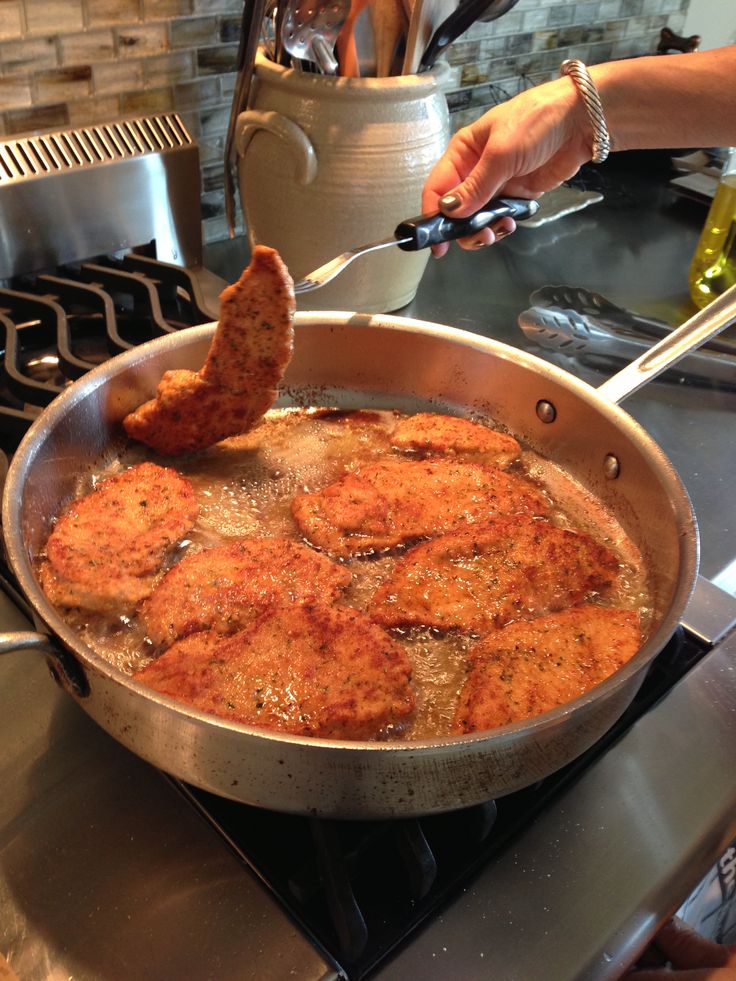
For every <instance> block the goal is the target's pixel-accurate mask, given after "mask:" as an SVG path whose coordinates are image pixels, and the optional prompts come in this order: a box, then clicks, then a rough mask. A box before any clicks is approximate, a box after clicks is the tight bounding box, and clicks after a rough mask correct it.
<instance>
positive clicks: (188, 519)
mask: <svg viewBox="0 0 736 981" xmlns="http://www.w3.org/2000/svg"><path fill="white" fill-rule="evenodd" d="M198 510H199V508H198V505H197V501H196V498H195V494H194V489H193V487H192V485H191V484H190V483H189V481H188V480H186V479H185V478H184V477H182V476H180V475H179V474H178V473H177V472H176V471H175V470H172V469H170V468H168V467H158V466H156V465H155V464H153V463H141V464H138V465H137V466H134V467H130V468H129V469H128V470H124V471H123V472H122V473H120V474H116V475H115V476H113V477H108V478H106V479H105V480H101V481H100V482H99V483H98V484H97V486H96V488H95V489H94V490H93V491H92V493H91V494H87V495H86V496H85V497H80V498H79V499H78V500H76V501H73V502H72V504H70V505H69V507H68V508H67V509H66V511H64V512H63V514H62V515H61V516H60V517H59V519H58V521H57V522H56V525H55V526H54V529H53V530H52V532H51V534H50V535H49V539H48V542H47V543H46V559H45V561H44V563H43V565H42V567H41V572H40V575H41V585H42V587H43V589H44V592H45V593H46V595H47V596H48V598H49V599H50V600H51V602H52V603H54V604H55V605H56V606H61V607H67V608H78V609H82V610H89V611H91V612H97V613H112V614H114V615H119V614H121V613H125V612H130V610H132V609H133V608H134V607H135V606H136V605H137V604H138V603H139V602H140V601H141V600H142V599H144V598H145V597H146V596H148V594H149V593H150V592H151V590H152V589H153V587H154V584H155V582H156V579H157V576H158V575H159V573H160V571H161V567H162V565H163V562H164V559H165V558H166V555H167V552H168V551H169V550H170V548H171V547H172V546H173V545H174V544H175V543H176V542H177V541H178V540H180V539H181V538H183V537H184V535H186V533H187V532H188V531H189V529H190V528H191V527H192V525H193V524H194V522H195V521H196V519H197V513H198Z"/></svg>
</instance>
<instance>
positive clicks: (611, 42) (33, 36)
mask: <svg viewBox="0 0 736 981" xmlns="http://www.w3.org/2000/svg"><path fill="white" fill-rule="evenodd" d="M689 3H690V0H577V2H570V0H563V2H560V0H519V3H518V4H517V5H516V6H515V7H514V8H513V9H512V10H510V11H509V12H508V13H507V14H505V15H504V16H503V17H501V18H499V19H498V20H495V21H491V22H489V23H483V22H479V23H476V24H475V25H473V27H471V28H470V29H469V30H468V31H467V32H466V33H465V34H463V35H462V36H461V37H460V38H459V39H458V41H456V42H455V44H454V45H452V46H451V48H450V49H449V50H448V52H447V55H446V57H447V60H448V61H449V63H450V66H451V81H450V84H449V86H448V89H447V100H448V106H449V108H450V112H451V119H452V125H453V128H454V129H457V128H459V127H460V126H462V125H465V124H466V123H468V122H470V121H471V120H472V119H475V118H476V117H477V116H478V115H480V113H482V112H483V111H484V110H485V109H487V108H488V107H489V106H491V105H494V104H495V103H497V102H500V101H503V100H504V99H507V98H509V97H511V96H513V95H515V94H516V93H517V92H519V91H520V90H521V89H523V88H525V87H528V86H532V85H536V84H539V83H540V82H543V81H546V80H547V79H549V78H553V77H555V76H556V75H557V74H558V70H559V65H560V62H561V61H563V60H564V59H565V58H570V57H573V58H580V59H582V60H583V61H585V62H587V63H588V64H596V63H598V62H602V61H608V60H611V59H614V58H626V57H633V56H637V55H642V54H651V53H654V51H655V49H656V46H657V42H658V40H659V33H660V31H661V29H662V28H663V27H669V28H671V29H672V30H673V31H674V32H675V33H681V31H682V28H683V24H684V21H685V15H686V13H687V9H688V6H689ZM242 9H243V0H0V136H2V135H4V136H18V135H27V134H31V133H42V132H46V131H49V130H54V129H60V128H63V127H65V126H85V125H91V124H94V123H101V122H109V121H111V120H114V119H120V118H122V117H125V116H136V115H147V114H151V113H156V112H168V111H171V110H175V111H176V112H178V113H179V114H180V115H181V116H182V118H183V119H184V121H185V123H186V124H187V126H188V128H189V130H190V132H191V133H192V135H193V136H194V137H195V139H196V140H197V142H198V143H199V146H200V155H201V165H202V209H203V217H204V235H205V238H206V240H208V241H213V240H216V239H218V238H222V237H224V236H225V235H226V224H225V219H224V202H223V190H222V157H223V148H224V141H225V134H226V130H227V121H228V115H229V110H230V100H231V96H232V90H233V84H234V80H235V75H234V66H235V60H236V54H237V48H238V36H239V30H240V16H241V11H242Z"/></svg>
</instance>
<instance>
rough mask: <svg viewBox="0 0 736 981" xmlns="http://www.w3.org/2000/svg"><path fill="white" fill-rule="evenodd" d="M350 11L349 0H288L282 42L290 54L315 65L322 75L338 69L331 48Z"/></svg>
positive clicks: (332, 48)
mask: <svg viewBox="0 0 736 981" xmlns="http://www.w3.org/2000/svg"><path fill="white" fill-rule="evenodd" d="M349 11H350V0H317V2H316V3H315V2H314V0H287V4H286V10H285V12H284V22H283V24H282V27H281V44H282V46H283V48H284V50H285V51H287V52H288V53H289V54H290V55H292V57H294V58H298V59H300V60H303V61H309V62H311V63H312V64H315V65H317V67H318V68H319V69H320V71H321V72H322V73H323V74H325V75H334V74H335V72H336V71H337V59H336V58H335V54H334V49H335V42H336V41H337V36H338V34H339V33H340V30H341V29H342V26H343V24H344V23H345V19H346V17H347V16H348V13H349Z"/></svg>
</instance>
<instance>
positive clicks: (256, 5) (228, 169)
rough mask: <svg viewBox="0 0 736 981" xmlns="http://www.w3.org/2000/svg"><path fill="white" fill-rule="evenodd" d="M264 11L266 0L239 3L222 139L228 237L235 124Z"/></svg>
mask: <svg viewBox="0 0 736 981" xmlns="http://www.w3.org/2000/svg"><path fill="white" fill-rule="evenodd" d="M265 10H266V0H247V2H246V3H244V4H243V13H242V16H241V21H240V41H239V43H238V54H237V57H236V61H235V71H236V75H235V87H234V89H233V98H232V102H231V104H230V117H229V119H228V124H227V135H226V137H225V170H224V185H225V216H226V218H227V229H228V234H229V235H230V238H234V237H235V184H234V181H233V168H234V167H235V161H236V153H235V124H236V123H237V120H238V116H239V115H240V113H241V111H242V110H243V109H245V107H246V105H247V102H248V94H249V92H250V83H251V80H252V78H253V69H254V66H255V60H256V51H257V50H258V39H259V36H260V32H261V24H262V21H263V15H264V13H265Z"/></svg>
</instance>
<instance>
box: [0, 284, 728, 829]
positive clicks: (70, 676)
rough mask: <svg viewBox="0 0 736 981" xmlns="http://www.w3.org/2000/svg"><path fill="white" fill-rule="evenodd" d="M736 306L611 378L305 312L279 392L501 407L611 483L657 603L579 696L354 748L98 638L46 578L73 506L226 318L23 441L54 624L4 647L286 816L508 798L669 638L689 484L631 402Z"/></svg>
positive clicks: (18, 527) (378, 403)
mask: <svg viewBox="0 0 736 981" xmlns="http://www.w3.org/2000/svg"><path fill="white" fill-rule="evenodd" d="M734 317H736V287H735V288H732V289H731V290H730V291H728V292H726V293H723V294H722V295H721V296H720V297H718V298H717V299H716V300H714V301H713V303H712V304H710V306H708V307H707V308H706V309H705V310H703V311H700V312H699V313H698V314H696V316H695V317H694V318H693V319H692V320H690V321H689V322H688V323H687V324H686V325H685V326H684V327H682V328H680V330H678V331H674V332H673V333H672V334H671V335H670V337H668V338H667V339H665V340H664V341H662V342H661V344H659V345H657V347H655V348H653V349H652V350H651V351H650V352H648V353H647V354H645V355H644V356H643V357H642V358H640V359H638V360H637V361H636V362H634V363H633V364H632V365H630V366H628V367H627V368H625V369H624V370H623V371H622V372H620V373H619V374H618V375H615V376H614V377H613V378H611V379H609V380H608V381H607V382H606V383H604V384H603V385H602V386H601V387H600V388H599V389H597V390H596V389H593V388H591V387H590V386H589V385H586V384H585V383H584V382H582V381H580V380H579V379H577V378H575V377H573V376H572V375H570V374H568V373H567V372H564V371H561V370H560V369H559V368H557V367H555V366H553V365H550V364H546V363H545V362H543V361H540V360H539V359H538V358H534V357H533V356H531V355H529V354H526V353H524V352H522V351H518V350H515V349H514V348H511V347H508V346H507V345H505V344H501V343H498V342H496V341H492V340H490V339H488V338H485V337H482V336H478V335H475V334H470V333H467V332H465V331H460V330H456V329H454V328H452V327H443V326H440V325H438V324H430V323H425V322H422V321H417V320H410V319H406V318H402V317H391V316H386V317H370V316H367V315H358V314H350V313H337V312H331V313H324V312H318V313H311V314H303V313H301V314H297V315H296V324H295V326H296V337H297V344H296V349H295V356H294V358H293V360H292V362H291V364H290V366H289V369H288V371H287V374H286V377H285V379H284V386H283V395H282V400H281V404H284V405H288V404H296V405H305V406H309V405H316V404H322V405H330V406H335V405H339V406H342V407H344V408H356V407H360V406H368V407H370V406H373V407H376V408H378V407H382V408H395V407H397V406H398V407H401V408H402V409H404V410H405V411H453V410H454V411H457V412H462V413H465V414H469V415H481V416H486V417H489V418H492V419H493V420H494V421H495V422H496V424H498V425H500V426H504V427H507V428H508V429H509V430H510V431H511V432H515V433H516V434H517V435H518V436H519V437H521V438H522V439H523V440H524V442H525V444H526V445H527V446H528V447H529V449H531V450H533V451H535V452H536V453H539V454H540V455H541V456H543V457H545V458H547V459H550V460H552V461H554V462H555V464H556V465H558V466H560V467H562V468H564V469H565V470H566V471H567V472H568V473H569V474H570V476H571V477H572V478H573V479H575V480H578V481H579V482H580V483H581V485H582V486H583V487H584V488H586V489H587V490H588V492H589V493H591V494H593V495H594V496H595V497H597V498H598V499H599V500H600V502H601V504H602V505H603V506H604V507H606V508H607V509H609V510H610V511H611V513H612V514H613V515H614V517H616V518H617V520H618V521H619V522H620V523H621V525H622V526H623V529H624V531H625V533H626V534H627V535H628V536H629V538H630V539H631V540H632V542H633V543H634V545H635V546H636V547H638V549H639V550H640V552H641V554H642V557H643V560H644V562H645V563H646V567H647V570H648V574H649V580H650V590H651V595H652V617H651V624H650V629H649V635H648V638H647V640H646V641H645V643H644V644H643V646H642V648H641V650H640V651H639V652H638V653H637V654H636V655H635V656H634V658H633V659H632V660H631V661H629V662H628V663H627V664H625V665H624V666H623V667H622V668H620V669H619V670H618V671H617V672H616V673H615V674H613V675H612V676H611V677H610V678H608V679H607V680H606V681H604V682H603V683H602V684H601V685H598V686H597V687H595V688H594V689H592V690H590V691H589V692H587V693H586V694H584V695H582V696H580V697H579V698H576V699H574V700H573V701H572V702H570V703H568V704H566V705H561V706H559V707H558V708H556V709H553V710H552V711H550V712H546V713H544V714H543V715H540V716H538V717H536V718H533V719H529V720H526V721H524V722H519V723H515V724H514V725H510V726H504V727H502V728H499V729H496V730H493V731H490V732H483V733H476V734H474V735H472V736H451V737H447V738H436V739H433V740H427V741H422V742H419V741H411V740H407V741H405V742H401V741H396V742H357V741H355V742H339V741H334V740H326V739H325V740H322V739H309V738H306V737H297V736H289V735H286V734H283V733H277V732H267V731H265V730H259V729H256V728H253V727H249V726H244V725H240V724H237V723H232V722H228V721H226V720H224V719H219V718H216V717H214V716H211V715H206V714H204V713H201V712H197V711H196V710H194V709H191V708H188V707H187V706H186V705H182V704H179V703H177V702H174V701H173V700H171V699H169V698H166V697H164V696H162V695H158V694H157V693H155V692H153V691H152V690H150V689H148V688H146V687H145V686H143V685H140V684H138V683H136V682H134V681H133V680H132V679H131V678H130V677H129V676H128V675H126V674H125V673H124V672H123V671H122V670H121V669H119V668H116V667H114V666H113V665H112V664H111V663H109V662H108V661H106V660H105V659H104V658H102V657H101V656H100V655H98V654H96V653H95V652H94V651H92V650H91V649H90V648H89V647H88V646H87V645H86V644H85V643H84V642H83V641H82V639H81V638H80V636H79V635H78V634H77V632H76V631H75V630H74V629H73V628H72V627H71V626H70V625H69V624H68V623H67V622H66V621H65V620H64V619H63V618H62V617H61V616H60V615H59V613H58V611H57V610H56V609H55V608H54V607H53V606H52V605H51V603H50V602H49V601H48V599H47V598H46V596H45V595H44V593H43V591H42V590H41V587H40V584H39V582H38V579H37V577H36V571H35V570H36V564H35V563H36V559H37V557H38V556H39V554H40V553H41V552H42V550H43V548H44V545H45V542H46V539H47V536H48V533H49V530H50V528H51V525H52V523H53V520H54V518H55V516H56V515H57V514H58V513H59V512H60V511H61V509H62V508H63V507H64V506H65V505H66V504H67V503H68V502H69V500H71V499H72V498H73V497H74V496H75V494H76V489H77V488H78V486H79V479H80V474H82V473H84V472H85V471H86V472H91V471H94V472H99V470H100V468H101V467H102V466H103V465H104V463H105V462H109V463H112V462H113V461H114V460H115V459H117V458H118V455H119V453H120V450H121V448H122V447H123V446H124V445H125V440H124V436H123V432H122V427H121V420H122V419H123V417H124V416H125V415H126V414H127V413H128V412H129V411H130V410H131V409H133V408H134V407H136V406H138V405H140V403H141V402H143V401H145V400H146V399H148V398H150V397H151V396H152V395H153V393H154V392H155V389H156V386H157V384H158V382H159V380H160V378H161V375H162V373H163V372H164V371H166V370H169V369H175V368H190V369H196V368H198V367H199V366H200V365H201V364H202V362H203V360H204V357H205V355H206V352H207V350H208V347H209V344H210V342H211V339H212V335H213V333H214V329H215V325H214V324H209V325H204V326H202V327H194V328H190V329H188V330H183V331H179V332H177V333H173V334H169V335H167V336H165V337H161V338H157V339H156V340H153V341H150V342H148V343H147V344H143V345H141V346H140V347H137V348H134V349H132V350H131V351H128V352H126V353H125V354H121V355H118V356H117V357H115V358H112V359H111V360H110V361H108V362H106V363H105V364H103V365H100V366H99V367H98V368H96V369H94V370H93V371H91V372H90V373H89V374H88V375H85V376H84V377H83V378H81V379H79V380H78V381H77V382H75V383H73V384H72V385H70V386H69V388H67V389H66V390H65V391H64V393H63V394H62V395H60V396H59V397H58V398H56V399H55V400H54V401H53V402H52V403H51V405H50V406H49V407H48V408H47V409H46V410H45V411H44V412H43V413H42V414H41V415H40V416H39V418H38V419H37V420H36V422H35V423H34V424H33V426H32V427H31V429H30V430H29V431H28V433H27V434H26V436H25V437H24V439H23V441H22V443H21V445H20V446H19V448H18V450H17V451H16V453H15V455H14V457H13V460H12V462H11V465H10V470H9V472H8V479H7V482H6V486H5V491H4V495H3V531H4V537H5V545H6V552H7V556H8V560H9V563H10V565H11V567H12V569H13V571H14V573H15V575H16V577H17V580H18V583H19V585H20V587H21V589H22V591H23V592H24V594H25V595H26V596H27V597H28V600H29V602H30V603H31V604H32V606H33V608H34V609H35V611H36V614H37V616H38V617H39V621H40V622H42V623H44V624H45V625H46V627H47V629H48V630H49V635H46V634H41V633H38V634H36V633H32V632H28V633H24V634H20V635H17V634H16V635H14V634H4V635H2V637H1V638H0V650H3V651H7V650H15V649H18V648H19V647H26V648H30V647H33V648H37V649H40V650H42V651H44V652H45V653H46V655H47V657H48V659H49V661H50V664H51V666H52V670H53V671H54V672H55V673H56V676H57V677H58V679H59V681H60V683H61V684H62V685H63V686H64V687H65V688H66V689H67V690H68V692H69V693H70V694H71V695H72V696H73V697H74V698H75V699H76V700H77V701H78V703H79V704H80V705H81V706H82V707H83V708H84V709H85V710H86V711H87V713H88V714H89V715H90V716H91V717H92V718H93V719H95V720H96V721H97V722H98V723H99V724H100V725H101V726H102V727H103V728H105V729H106V730H107V731H108V732H109V733H110V734H111V735H113V736H114V737H115V738H116V739H118V740H119V741H120V742H121V743H123V744H124V745H125V746H127V747H128V748H129V749H131V750H132V751H133V752H135V753H137V754H138V755H139V756H141V757H142V758H144V759H146V760H148V761H149V762H150V763H152V764H153V765H155V766H157V767H159V768H161V769H163V770H165V771H167V772H169V773H172V774H174V775H175V776H178V777H179V778H181V779H183V780H185V781H187V782H189V783H193V784H195V785H196V786H199V787H202V788H204V789H206V790H209V791H212V792H214V793H217V794H220V795H222V796H224V797H231V798H233V799H235V800H240V801H244V802H246V803H250V804H255V805H257V806H261V807H268V808H272V809H277V810H283V811H289V812H295V813H304V814H310V815H321V816H331V817H353V818H357V817H366V818H367V817H399V816H409V815H419V814H426V813H431V812H438V811H444V810H452V809H455V808H459V807H463V806H466V805H470V804H474V803H478V802H480V801H484V800H489V799H490V798H493V797H499V796H503V795H504V794H507V793H511V792H512V791H514V790H517V789H519V788H520V787H523V786H528V785H530V784H532V783H534V782H535V781H536V780H538V779H541V778H542V777H544V776H547V775H548V774H549V773H551V772H553V771H554V770H556V769H559V768H560V767H562V766H564V765H565V764H566V763H568V762H570V761H571V760H573V759H574V758H575V757H577V756H579V755H580V754H581V753H583V752H584V751H585V750H586V749H587V748H588V747H589V746H591V745H592V744H593V743H594V742H595V741H596V740H597V739H599V738H600V737H601V736H602V735H603V734H604V733H605V732H606V731H607V730H608V729H609V728H610V726H611V725H613V723H614V722H615V721H616V719H617V718H619V716H620V715H621V714H622V713H623V712H624V710H625V709H626V707H627V706H628V705H629V704H630V702H631V701H632V699H633V698H634V696H635V694H636V692H637V691H638V689H639V686H640V684H641V681H642V679H643V676H644V674H645V673H646V671H647V669H648V667H649V664H650V663H651V661H652V660H653V658H654V657H655V656H656V654H657V653H659V651H660V650H661V648H662V647H663V646H664V644H665V643H666V642H667V640H669V638H670V636H671V635H672V633H673V631H674V630H675V628H676V626H677V624H678V623H679V620H680V618H681V616H682V614H683V611H684V609H685V606H686V604H687V601H688V599H689V598H690V595H691V592H692V588H693V585H694V582H695V577H696V575H697V564H698V540H697V525H696V522H695V517H694V515H693V512H692V506H691V504H690V500H689V498H688V495H687V492H686V491H685V488H684V487H683V485H682V482H681V481H680V479H679V477H678V476H677V474H676V472H675V470H674V468H673V466H672V464H671V463H670V461H669V460H668V459H667V457H666V456H665V455H664V454H663V452H662V451H661V450H660V448H659V447H658V446H657V444H656V443H655V442H654V441H653V440H652V439H651V437H650V436H649V435H648V434H647V433H646V432H645V431H644V430H643V429H642V428H641V427H640V426H639V425H638V423H636V421H635V420H634V419H633V418H632V417H631V416H629V415H628V413H626V412H625V411H624V410H623V409H621V408H619V407H618V406H617V405H616V404H614V403H615V402H616V401H617V400H620V399H623V398H625V397H626V396H628V395H629V394H631V393H632V392H634V391H636V390H637V389H638V388H639V387H640V386H641V385H643V384H644V383H645V382H646V381H648V380H649V379H650V378H652V377H655V376H656V375H657V374H659V372H661V371H663V370H664V369H665V368H666V367H668V366H669V365H670V364H672V363H674V362H675V361H676V360H677V359H679V358H680V357H682V356H684V355H685V354H686V353H688V352H689V350H690V348H691V347H693V346H694V345H697V344H701V343H703V342H704V341H705V340H706V339H708V338H709V337H710V336H712V335H714V334H715V333H717V332H718V331H720V330H722V329H723V328H724V327H725V326H727V325H728V324H730V323H731V322H732V321H733V319H734Z"/></svg>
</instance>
